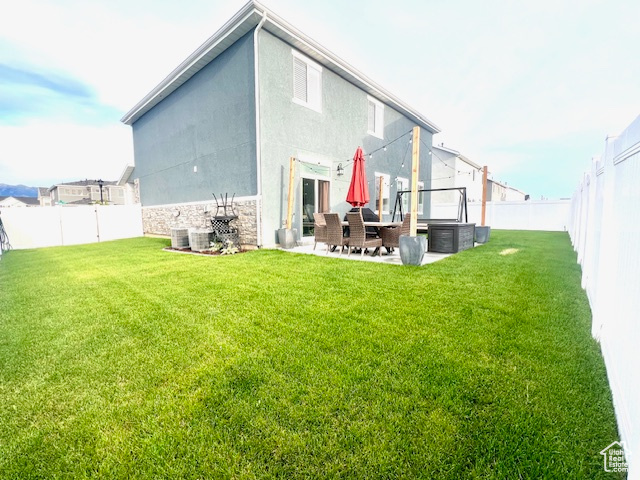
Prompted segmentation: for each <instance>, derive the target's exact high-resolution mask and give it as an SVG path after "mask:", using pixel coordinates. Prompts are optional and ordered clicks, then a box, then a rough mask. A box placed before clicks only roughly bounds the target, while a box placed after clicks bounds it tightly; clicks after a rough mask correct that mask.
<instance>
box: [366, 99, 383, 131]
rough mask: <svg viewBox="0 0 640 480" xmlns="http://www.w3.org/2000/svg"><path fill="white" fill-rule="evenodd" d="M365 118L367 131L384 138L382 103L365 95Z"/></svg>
mask: <svg viewBox="0 0 640 480" xmlns="http://www.w3.org/2000/svg"><path fill="white" fill-rule="evenodd" d="M367 118H368V122H367V133H368V134H369V135H373V136H374V137H378V138H384V105H383V104H382V103H380V102H379V101H378V100H376V99H374V98H373V97H369V96H367Z"/></svg>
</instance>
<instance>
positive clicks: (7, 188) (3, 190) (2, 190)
mask: <svg viewBox="0 0 640 480" xmlns="http://www.w3.org/2000/svg"><path fill="white" fill-rule="evenodd" d="M37 196H38V189H37V188H36V187H27V186H26V185H6V184H4V183H0V197H37Z"/></svg>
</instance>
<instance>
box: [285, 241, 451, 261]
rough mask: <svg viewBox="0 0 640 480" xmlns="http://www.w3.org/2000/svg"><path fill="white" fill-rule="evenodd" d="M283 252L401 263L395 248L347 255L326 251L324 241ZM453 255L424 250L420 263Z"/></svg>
mask: <svg viewBox="0 0 640 480" xmlns="http://www.w3.org/2000/svg"><path fill="white" fill-rule="evenodd" d="M283 250H284V251H285V252H293V253H304V254H307V255H318V256H320V257H331V258H341V259H344V260H356V261H358V260H359V261H364V262H377V263H386V264H389V265H402V260H401V259H400V251H399V250H398V249H397V248H396V249H395V250H394V251H393V253H391V254H387V253H386V249H384V248H383V249H382V255H381V256H379V255H376V256H375V257H372V256H371V253H369V254H366V253H365V254H364V255H362V256H360V254H359V253H352V254H351V255H347V250H346V249H345V250H344V252H342V255H340V251H339V250H336V251H335V252H329V253H327V247H326V245H325V244H324V243H318V245H317V246H316V249H315V250H314V249H313V242H311V243H308V242H304V243H302V244H301V245H298V246H296V247H294V248H288V249H283ZM451 255H453V254H452V253H433V252H426V253H425V254H424V258H423V259H422V265H426V264H427V263H433V262H437V261H438V260H442V259H443V258H447V257H449V256H451Z"/></svg>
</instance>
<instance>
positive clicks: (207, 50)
mask: <svg viewBox="0 0 640 480" xmlns="http://www.w3.org/2000/svg"><path fill="white" fill-rule="evenodd" d="M265 15H266V18H267V20H266V22H265V24H264V27H263V28H264V29H265V30H267V31H268V32H270V33H272V34H273V35H275V36H277V37H278V38H281V39H282V40H284V41H286V42H287V43H289V44H291V45H293V46H295V47H296V48H299V49H301V50H302V51H303V52H304V53H305V54H307V55H309V56H310V57H311V58H313V59H314V60H315V61H317V62H318V63H320V64H322V65H323V66H325V67H327V68H328V69H330V70H331V71H333V72H334V73H336V74H337V75H339V76H341V77H343V78H344V79H346V80H347V81H349V82H350V83H353V84H354V85H356V86H358V87H359V88H361V89H362V90H364V91H366V92H367V93H369V94H370V95H372V96H374V97H376V98H378V99H379V100H381V101H382V102H384V103H386V104H387V105H389V106H391V107H393V108H395V109H397V110H399V111H400V112H402V113H403V114H405V115H406V116H407V117H408V118H409V119H411V120H413V121H415V122H416V123H417V124H418V125H420V126H421V127H423V128H425V129H427V130H429V131H430V132H431V133H433V134H435V133H439V132H440V129H439V128H438V127H437V126H436V125H435V124H434V123H433V122H431V121H429V120H428V119H427V118H426V117H425V116H424V115H422V114H420V113H419V112H417V111H416V110H414V109H413V108H411V107H409V106H408V105H407V104H406V103H405V102H403V101H401V100H400V99H398V98H397V97H396V96H394V95H393V94H391V93H390V92H388V91H387V90H385V89H384V88H382V87H381V86H379V85H378V84H376V83H375V82H373V81H372V80H371V79H369V78H368V77H367V76H365V75H364V74H362V73H361V72H359V71H358V70H356V69H355V68H354V67H352V66H351V65H349V64H348V63H347V62H345V61H344V60H342V59H341V58H339V57H337V56H336V55H334V54H333V53H331V52H330V51H329V50H327V49H326V48H324V47H323V46H322V45H320V44H319V43H317V42H315V41H314V40H312V39H311V38H309V37H307V36H306V35H305V34H303V33H302V32H300V31H299V30H298V29H297V28H295V27H294V26H293V25H291V24H289V23H288V22H286V21H285V20H284V19H282V18H280V17H279V16H277V15H276V14H274V13H273V12H271V11H270V10H268V9H267V8H266V7H264V6H263V5H262V4H260V3H258V2H256V1H250V2H249V3H247V4H246V5H245V6H244V7H242V9H240V11H239V12H238V13H236V14H235V15H234V16H233V17H232V18H231V19H230V20H229V21H228V22H227V23H225V24H224V25H223V26H222V27H221V28H220V29H219V30H218V31H217V32H216V33H214V34H213V35H212V36H211V37H209V39H208V40H207V41H205V42H204V43H203V44H202V45H201V46H200V47H199V48H198V49H197V50H196V51H195V52H194V53H192V54H191V55H190V56H189V57H188V58H187V59H186V60H185V61H184V62H182V63H181V64H180V65H179V66H178V67H177V68H176V69H174V70H173V71H172V72H171V73H170V74H169V75H168V76H167V77H166V78H165V79H164V80H163V81H162V82H160V84H158V86H156V87H155V88H154V89H153V90H152V91H151V92H149V93H148V94H147V95H146V96H145V97H144V98H143V99H142V100H141V101H140V102H138V103H137V104H136V105H135V106H134V107H133V108H132V109H131V110H130V111H129V112H128V113H126V114H125V115H124V117H122V119H121V121H122V122H123V123H125V124H127V125H132V124H133V123H134V122H135V121H136V120H138V119H139V118H140V117H142V115H144V114H145V113H146V112H148V111H149V110H150V109H151V108H153V107H154V106H155V105H157V104H158V103H160V102H161V101H162V100H163V99H164V98H165V97H166V96H168V95H169V94H170V93H171V92H173V91H175V90H176V89H177V88H179V87H180V85H182V84H184V83H185V82H186V81H187V80H188V79H189V78H191V77H192V76H193V75H195V74H196V73H197V72H198V71H199V70H200V69H201V68H203V67H204V66H205V65H206V64H208V63H209V62H211V61H212V60H214V59H215V58H216V57H217V56H218V55H220V54H221V53H222V52H223V51H224V50H226V48H227V47H228V45H227V43H226V42H227V41H232V43H233V41H235V40H233V39H236V40H237V39H238V38H240V37H241V36H243V35H245V34H246V33H248V32H249V31H251V30H252V29H253V28H255V27H256V26H257V25H258V23H259V22H260V20H262V18H263V17H264V16H265Z"/></svg>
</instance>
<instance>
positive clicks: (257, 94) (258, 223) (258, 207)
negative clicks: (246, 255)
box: [253, 11, 267, 248]
mask: <svg viewBox="0 0 640 480" xmlns="http://www.w3.org/2000/svg"><path fill="white" fill-rule="evenodd" d="M266 21H267V12H266V11H265V12H264V13H263V14H262V20H260V23H259V24H258V26H257V27H256V29H255V30H254V31H253V70H254V72H255V76H254V88H255V93H254V96H255V99H256V162H257V165H256V177H257V183H258V185H257V187H258V188H257V192H256V193H257V195H256V197H257V198H256V243H257V245H258V248H260V247H261V246H262V145H261V136H260V84H259V83H258V82H259V77H260V75H259V70H260V67H259V61H258V33H259V32H260V29H262V26H263V25H264V22H266Z"/></svg>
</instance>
